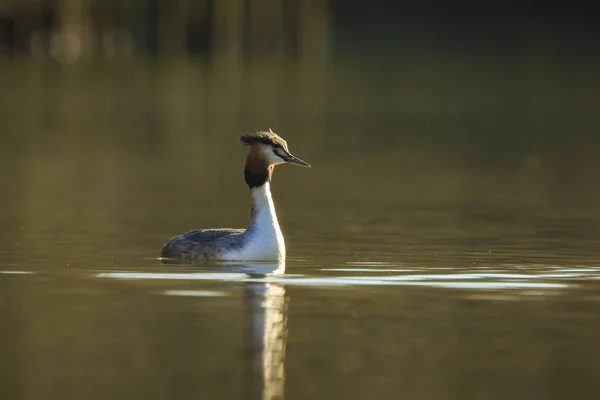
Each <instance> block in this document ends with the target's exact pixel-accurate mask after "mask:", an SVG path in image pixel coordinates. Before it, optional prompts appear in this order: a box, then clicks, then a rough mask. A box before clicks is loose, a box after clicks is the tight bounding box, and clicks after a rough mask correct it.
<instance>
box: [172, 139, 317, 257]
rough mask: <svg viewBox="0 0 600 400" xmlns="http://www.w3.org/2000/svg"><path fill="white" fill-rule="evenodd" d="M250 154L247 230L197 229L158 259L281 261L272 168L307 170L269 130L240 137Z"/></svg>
mask: <svg viewBox="0 0 600 400" xmlns="http://www.w3.org/2000/svg"><path fill="white" fill-rule="evenodd" d="M239 139H240V141H241V142H242V143H243V144H244V146H249V147H250V151H249V153H248V157H247V158H246V166H245V168H244V178H245V179H246V183H247V184H248V186H249V187H250V192H251V198H252V209H251V210H252V211H251V215H250V224H249V225H248V228H247V229H199V230H196V231H191V232H187V233H184V234H182V235H179V236H175V237H173V238H171V239H169V241H168V242H167V243H166V244H165V245H164V247H163V249H162V252H161V257H165V258H187V259H197V258H204V259H212V260H229V261H283V260H285V243H284V240H283V235H282V233H281V229H280V228H279V222H277V214H276V213H275V204H273V198H272V196H271V185H270V183H271V179H272V177H273V168H274V167H275V165H277V164H284V163H288V164H296V165H301V166H303V167H310V164H308V163H307V162H305V161H302V160H300V159H299V158H297V157H294V156H293V155H292V154H291V153H290V152H289V150H288V146H287V143H286V142H285V140H283V139H282V138H281V137H279V136H278V135H277V134H276V133H275V132H273V131H272V130H271V129H269V130H268V131H259V132H256V133H248V134H243V135H241V136H240V137H239Z"/></svg>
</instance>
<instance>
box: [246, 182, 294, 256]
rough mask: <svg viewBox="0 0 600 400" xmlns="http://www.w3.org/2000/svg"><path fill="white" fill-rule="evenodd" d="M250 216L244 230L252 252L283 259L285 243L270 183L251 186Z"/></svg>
mask: <svg viewBox="0 0 600 400" xmlns="http://www.w3.org/2000/svg"><path fill="white" fill-rule="evenodd" d="M251 195H252V217H251V220H250V225H249V226H248V229H247V230H246V233H245V234H246V235H247V236H248V240H249V246H250V247H251V248H252V250H253V252H256V253H261V254H263V255H264V256H268V258H269V259H278V260H284V259H285V243H284V240H283V234H282V233H281V229H280V228H279V222H278V221H277V214H276V213H275V204H274V203H273V197H272V196H271V184H270V183H269V182H266V183H265V184H264V185H262V186H259V187H255V188H252V190H251Z"/></svg>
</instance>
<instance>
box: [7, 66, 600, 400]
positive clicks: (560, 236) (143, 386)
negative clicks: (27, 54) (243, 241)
mask: <svg viewBox="0 0 600 400" xmlns="http://www.w3.org/2000/svg"><path fill="white" fill-rule="evenodd" d="M414 64H415V65H413V64H406V63H401V62H396V63H394V62H393V60H392V63H391V64H389V63H388V64H386V67H381V65H378V64H377V63H375V62H374V63H373V64H369V63H366V62H364V61H363V62H353V61H352V60H343V59H341V60H335V62H333V61H331V63H330V64H326V65H320V64H318V65H311V66H304V67H302V66H298V65H295V64H294V65H289V64H282V63H272V64H269V63H268V62H265V63H264V64H262V65H258V66H254V67H248V68H246V69H244V70H242V72H243V74H244V75H243V76H244V79H240V80H238V81H236V82H237V86H236V85H232V83H231V81H230V80H228V79H227V78H228V77H230V76H231V75H232V74H233V76H237V75H235V74H236V72H235V71H229V72H224V73H222V74H215V72H214V71H215V70H216V69H215V68H216V67H214V66H211V65H208V64H206V63H204V62H200V61H196V62H193V61H180V62H171V63H161V64H160V65H147V64H144V63H140V64H135V63H132V64H128V65H125V66H123V65H121V66H119V67H118V68H117V66H111V65H106V66H103V67H102V68H100V67H98V68H100V69H99V70H98V69H93V68H86V67H73V68H72V69H69V68H70V67H65V68H52V67H48V66H43V65H40V64H32V63H25V62H21V64H19V62H17V61H15V62H14V63H12V64H9V65H4V66H2V68H3V69H4V71H3V72H4V73H3V74H0V77H2V78H0V79H2V80H3V82H2V84H3V85H2V87H4V88H7V89H8V90H9V93H11V96H10V99H8V98H7V97H3V98H2V100H3V102H2V109H1V110H2V119H0V127H1V128H2V132H3V139H2V140H3V145H2V149H1V150H0V152H1V154H2V156H1V157H0V159H1V160H0V166H1V167H2V168H0V171H1V172H0V174H1V176H0V190H1V191H2V194H3V195H2V198H1V199H0V206H1V207H0V220H1V228H0V239H1V241H0V318H1V320H0V321H1V324H2V329H1V330H0V354H2V361H1V362H0V372H1V374H2V377H3V379H2V380H1V383H0V392H1V393H2V394H3V397H5V398H10V399H39V398H77V399H80V398H86V399H95V398H98V399H100V398H147V399H159V398H219V399H235V398H277V397H285V398H297V399H307V398H326V399H331V398H340V399H348V398H357V399H358V398H361V399H362V398H424V399H447V398H452V399H481V398H486V399H495V398H497V399H504V398H507V397H510V398H522V399H532V398H539V399H564V398H593V397H595V394H596V393H597V392H598V390H599V389H600V384H599V383H598V379H597V378H596V377H597V375H598V373H599V372H600V361H599V360H600V357H598V355H599V354H600V345H599V344H598V343H599V342H598V332H600V320H599V318H598V315H599V313H600V261H599V259H600V258H599V257H598V243H599V239H600V207H599V206H598V204H600V203H599V202H598V200H599V199H600V197H599V194H600V191H599V190H598V185H597V182H598V178H600V176H599V173H598V171H600V168H598V167H599V165H598V158H597V157H596V155H597V150H598V143H599V142H598V140H597V138H596V137H595V136H594V135H592V134H590V132H591V131H592V130H593V129H594V127H597V122H598V117H597V115H599V114H598V113H597V112H595V111H594V109H593V107H588V108H586V107H584V106H581V104H584V103H583V101H582V100H581V99H583V98H585V96H587V95H589V93H591V91H592V88H593V87H594V85H597V81H596V80H594V78H593V76H592V74H591V73H590V74H588V75H586V74H585V71H586V69H583V71H584V72H583V73H582V74H581V75H573V80H574V85H573V87H567V88H565V87H564V86H561V85H559V84H553V83H552V82H558V78H559V77H561V76H562V73H563V72H564V69H565V68H567V67H568V66H567V67H562V68H556V69H555V70H553V69H551V68H550V69H546V70H545V71H546V72H545V73H546V75H544V76H539V75H536V74H533V73H532V72H531V68H532V64H530V63H528V62H525V61H523V60H521V61H519V62H517V63H516V64H512V65H513V66H516V67H514V69H513V70H512V72H513V73H514V74H515V75H513V79H512V80H509V81H508V82H507V81H506V79H505V77H504V75H502V74H500V73H498V74H494V73H493V71H492V73H490V74H487V75H485V76H469V73H468V71H469V68H471V69H473V68H474V67H473V64H469V65H465V66H463V67H464V68H454V67H452V65H451V64H444V65H446V67H439V68H438V69H435V70H428V69H422V68H421V69H419V68H416V66H419V65H420V66H422V65H424V64H422V63H421V64H419V63H416V62H415V63H414ZM448 65H450V66H448ZM113 67H114V69H113ZM98 71H100V72H101V73H99V72H98ZM265 71H266V72H265ZM268 71H272V72H273V71H275V72H273V74H269V73H267V72H268ZM414 71H420V74H421V76H422V78H421V80H419V79H417V80H414V79H411V78H408V77H409V76H411V75H410V74H411V73H413V72H414ZM465 71H466V72H465ZM488 71H489V69H488ZM238 72H239V71H238ZM417 75H418V74H417ZM428 77H429V78H432V79H433V78H434V77H435V78H436V79H437V81H436V82H438V84H437V85H433V84H431V82H432V81H431V80H430V79H426V78H428ZM309 78H310V79H309ZM554 78H557V79H554ZM586 79H587V83H588V85H587V86H584V85H580V86H577V82H583V81H585V80H586ZM306 82H311V83H312V86H308V87H307V86H306ZM452 82H454V83H452ZM457 82H459V83H461V85H462V86H460V85H458V83H457ZM518 82H521V84H519V83H518ZM522 82H528V84H527V85H523V84H522ZM384 83H386V84H385V85H384ZM228 85H229V86H228ZM553 85H554V86H553ZM459 86H460V88H461V91H457V90H456V89H457V88H458V87H459ZM540 87H543V88H545V90H546V91H548V92H550V93H553V94H555V95H556V96H546V97H537V96H535V93H536V90H539V88H540ZM227 88H228V89H227ZM578 88H579V89H581V90H579V89H578ZM586 88H587V89H586ZM225 89H227V90H229V91H224V90H225ZM259 89H260V90H259ZM90 93H93V94H94V95H93V96H90V95H89V94H90ZM224 93H229V95H228V96H224V95H223V94H224ZM231 93H233V95H232V94H231ZM258 93H260V99H261V101H260V102H258V101H256V98H257V96H258ZM398 93H401V95H399V94H398ZM490 93H491V94H490ZM524 94H529V95H530V96H529V97H527V96H524ZM580 100H581V101H580ZM578 101H579V103H578ZM578 104H579V105H578ZM585 104H587V103H585ZM269 126H271V127H272V128H273V129H274V130H276V131H278V132H280V133H281V134H282V135H283V136H284V137H285V138H286V139H287V140H288V143H289V145H290V149H291V151H292V152H293V153H294V154H297V155H298V156H299V157H301V158H303V159H306V160H307V161H308V162H310V163H311V164H312V165H313V168H312V169H310V170H308V169H301V168H294V167H291V166H282V167H278V168H277V170H276V172H275V177H274V184H273V190H274V197H275V202H276V205H277V207H278V211H279V214H280V222H281V224H282V227H283V231H284V234H285V237H286V241H287V247H288V256H289V257H288V260H287V262H286V265H285V266H283V265H271V264H260V263H258V264H193V265H191V264H177V263H176V264H171V263H165V262H162V261H161V260H158V259H157V256H158V254H159V251H160V248H161V246H162V244H163V243H164V241H165V240H166V239H167V238H168V237H170V236H172V235H174V234H178V233H181V232H183V231H186V230H190V229H194V228H200V227H243V226H244V225H245V224H246V222H247V220H248V217H249V213H250V211H249V206H248V193H247V189H246V187H245V185H244V183H243V179H242V173H241V171H242V164H243V160H244V157H245V151H246V150H245V149H243V148H241V146H240V144H239V143H237V142H236V139H235V137H236V135H237V134H238V133H239V132H241V131H245V130H255V129H261V128H266V127H269ZM575 127H576V128H577V129H575ZM572 128H573V129H572Z"/></svg>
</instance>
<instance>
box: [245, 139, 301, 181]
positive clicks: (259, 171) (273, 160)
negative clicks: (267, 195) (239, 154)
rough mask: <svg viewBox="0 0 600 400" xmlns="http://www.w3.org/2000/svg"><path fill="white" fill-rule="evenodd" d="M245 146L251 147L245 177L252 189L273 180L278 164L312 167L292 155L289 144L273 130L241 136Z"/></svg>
mask: <svg viewBox="0 0 600 400" xmlns="http://www.w3.org/2000/svg"><path fill="white" fill-rule="evenodd" d="M239 139H240V141H241V142H242V143H243V144H244V146H249V147H250V152H249V153H248V158H247V159H246V167H245V169H244V175H245V178H246V183H247V184H248V186H250V188H253V187H258V186H262V185H264V184H265V182H269V181H270V180H271V176H272V175H273V167H274V166H275V165H278V164H295V165H300V166H302V167H310V164H309V163H307V162H306V161H302V160H301V159H299V158H298V157H296V156H294V155H292V153H290V151H289V149H288V146H287V143H286V141H285V140H283V139H282V138H281V137H280V136H279V135H277V134H276V133H275V132H273V131H272V130H271V129H269V130H268V131H259V132H255V133H245V134H243V135H241V136H240V138H239Z"/></svg>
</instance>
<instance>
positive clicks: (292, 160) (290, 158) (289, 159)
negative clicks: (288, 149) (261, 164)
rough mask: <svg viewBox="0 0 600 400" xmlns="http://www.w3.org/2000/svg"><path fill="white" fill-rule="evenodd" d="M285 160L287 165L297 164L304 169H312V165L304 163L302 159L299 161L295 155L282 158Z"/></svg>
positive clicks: (286, 155)
mask: <svg viewBox="0 0 600 400" xmlns="http://www.w3.org/2000/svg"><path fill="white" fill-rule="evenodd" d="M282 158H283V159H284V161H285V162H286V163H290V164H296V165H300V166H302V167H309V168H310V164H309V163H307V162H306V161H302V160H301V159H299V158H298V157H295V156H293V155H291V154H290V153H287V154H285V156H283V157H282Z"/></svg>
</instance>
